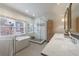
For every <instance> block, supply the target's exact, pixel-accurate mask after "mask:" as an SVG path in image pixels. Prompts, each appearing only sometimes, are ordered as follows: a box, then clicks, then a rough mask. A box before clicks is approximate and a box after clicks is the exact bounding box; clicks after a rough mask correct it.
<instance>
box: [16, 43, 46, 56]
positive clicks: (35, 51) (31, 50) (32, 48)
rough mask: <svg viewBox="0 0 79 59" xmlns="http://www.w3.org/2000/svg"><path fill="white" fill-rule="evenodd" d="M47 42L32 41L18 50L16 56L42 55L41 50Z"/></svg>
mask: <svg viewBox="0 0 79 59" xmlns="http://www.w3.org/2000/svg"><path fill="white" fill-rule="evenodd" d="M46 44H47V43H46V42H44V43H43V44H41V45H40V44H36V43H32V42H30V45H29V47H27V48H25V49H23V50H22V51H20V52H18V53H17V54H16V56H42V55H41V52H42V50H43V48H44V47H45V45H46Z"/></svg>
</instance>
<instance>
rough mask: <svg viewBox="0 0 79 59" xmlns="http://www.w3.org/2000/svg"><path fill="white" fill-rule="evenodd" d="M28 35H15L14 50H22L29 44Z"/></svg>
mask: <svg viewBox="0 0 79 59" xmlns="http://www.w3.org/2000/svg"><path fill="white" fill-rule="evenodd" d="M29 39H30V36H20V37H16V52H18V51H20V50H22V49H23V48H25V47H27V46H28V45H29Z"/></svg>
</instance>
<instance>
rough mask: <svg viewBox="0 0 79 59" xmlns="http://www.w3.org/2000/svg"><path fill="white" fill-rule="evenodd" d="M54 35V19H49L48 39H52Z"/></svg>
mask: <svg viewBox="0 0 79 59" xmlns="http://www.w3.org/2000/svg"><path fill="white" fill-rule="evenodd" d="M52 36H53V21H52V20H48V21H47V39H48V41H49V40H50V39H51V37H52Z"/></svg>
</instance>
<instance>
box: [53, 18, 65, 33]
mask: <svg viewBox="0 0 79 59" xmlns="http://www.w3.org/2000/svg"><path fill="white" fill-rule="evenodd" d="M53 23H54V25H53V26H54V27H53V28H54V33H64V22H63V21H62V18H58V19H55V20H53Z"/></svg>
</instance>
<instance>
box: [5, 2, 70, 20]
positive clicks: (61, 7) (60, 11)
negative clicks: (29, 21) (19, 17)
mask: <svg viewBox="0 0 79 59" xmlns="http://www.w3.org/2000/svg"><path fill="white" fill-rule="evenodd" d="M5 5H6V6H8V7H10V8H13V9H15V10H17V11H19V12H22V13H24V14H26V15H29V16H33V17H43V16H44V17H46V18H48V19H56V18H61V17H63V16H64V13H65V10H66V8H67V6H68V4H67V3H60V4H57V3H5Z"/></svg>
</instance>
